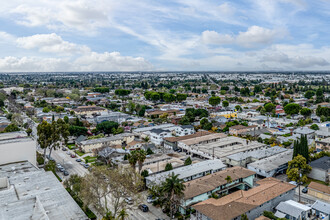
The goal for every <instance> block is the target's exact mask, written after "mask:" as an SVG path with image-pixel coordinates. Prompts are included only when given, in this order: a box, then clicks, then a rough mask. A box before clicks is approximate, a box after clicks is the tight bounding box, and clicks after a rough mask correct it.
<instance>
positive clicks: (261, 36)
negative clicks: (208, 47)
mask: <svg viewBox="0 0 330 220" xmlns="http://www.w3.org/2000/svg"><path fill="white" fill-rule="evenodd" d="M286 35H287V33H286V31H284V30H281V29H273V30H271V29H267V28H263V27H259V26H255V25H254V26H251V27H249V28H248V29H247V31H245V32H239V33H238V34H237V35H229V34H219V33H218V32H216V31H209V30H207V31H204V32H203V33H202V41H203V42H204V43H205V44H218V45H223V44H237V45H240V46H242V47H247V48H250V47H257V46H260V45H268V44H271V43H273V41H275V40H276V39H281V38H283V37H285V36H286Z"/></svg>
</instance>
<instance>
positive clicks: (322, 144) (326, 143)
mask: <svg viewBox="0 0 330 220" xmlns="http://www.w3.org/2000/svg"><path fill="white" fill-rule="evenodd" d="M315 147H316V150H325V151H330V137H328V138H326V139H323V140H317V141H315Z"/></svg>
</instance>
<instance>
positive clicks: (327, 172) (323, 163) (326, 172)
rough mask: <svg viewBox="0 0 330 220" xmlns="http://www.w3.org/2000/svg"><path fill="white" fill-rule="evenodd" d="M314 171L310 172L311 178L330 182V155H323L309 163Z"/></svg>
mask: <svg viewBox="0 0 330 220" xmlns="http://www.w3.org/2000/svg"><path fill="white" fill-rule="evenodd" d="M309 165H310V166H311V167H312V171H311V172H310V173H309V174H308V177H309V178H312V179H316V180H320V181H323V182H327V183H329V181H330V157H327V156H325V157H321V158H319V159H317V160H314V161H312V162H310V163H309Z"/></svg>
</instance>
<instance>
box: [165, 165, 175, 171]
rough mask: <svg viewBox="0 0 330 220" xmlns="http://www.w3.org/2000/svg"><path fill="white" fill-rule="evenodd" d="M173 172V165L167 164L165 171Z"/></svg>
mask: <svg viewBox="0 0 330 220" xmlns="http://www.w3.org/2000/svg"><path fill="white" fill-rule="evenodd" d="M169 170H173V166H172V164H171V163H167V164H166V166H165V171H169Z"/></svg>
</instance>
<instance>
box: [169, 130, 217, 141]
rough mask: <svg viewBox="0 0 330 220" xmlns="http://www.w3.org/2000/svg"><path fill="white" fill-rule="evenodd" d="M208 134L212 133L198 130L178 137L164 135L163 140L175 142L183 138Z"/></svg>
mask: <svg viewBox="0 0 330 220" xmlns="http://www.w3.org/2000/svg"><path fill="white" fill-rule="evenodd" d="M210 134H212V133H211V132H209V131H198V132H196V133H195V134H189V135H185V136H180V137H166V138H164V140H166V141H168V142H177V141H183V140H187V139H191V138H197V137H202V136H205V135H210Z"/></svg>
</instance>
